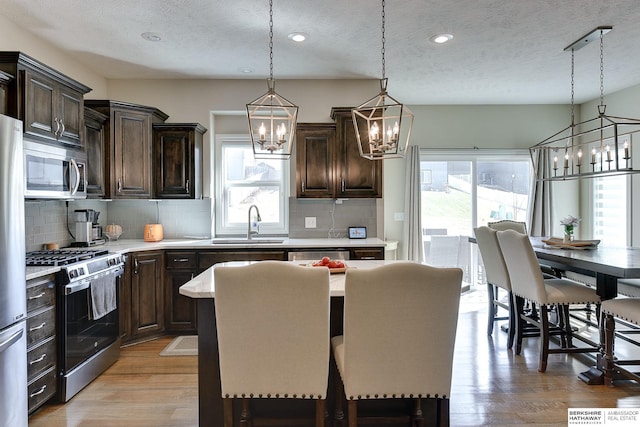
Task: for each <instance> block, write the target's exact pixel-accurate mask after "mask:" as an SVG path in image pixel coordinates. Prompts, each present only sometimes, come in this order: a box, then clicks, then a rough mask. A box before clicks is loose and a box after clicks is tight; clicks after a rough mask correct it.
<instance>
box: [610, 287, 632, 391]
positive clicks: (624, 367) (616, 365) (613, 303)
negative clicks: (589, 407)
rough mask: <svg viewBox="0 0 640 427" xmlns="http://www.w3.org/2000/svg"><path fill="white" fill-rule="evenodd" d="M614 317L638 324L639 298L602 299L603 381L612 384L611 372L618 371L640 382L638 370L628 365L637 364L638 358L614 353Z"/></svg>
mask: <svg viewBox="0 0 640 427" xmlns="http://www.w3.org/2000/svg"><path fill="white" fill-rule="evenodd" d="M616 318H618V319H620V320H621V321H625V322H630V323H633V324H635V325H638V326H640V298H624V297H620V298H614V299H610V300H606V301H602V328H603V329H604V363H605V370H604V383H605V385H609V386H612V385H613V374H614V373H620V374H622V375H624V376H625V377H626V378H629V379H632V380H635V381H638V382H640V372H638V371H637V368H636V370H635V371H634V370H631V368H630V366H636V367H637V366H639V365H640V360H637V359H634V360H632V359H628V358H625V359H623V358H622V357H618V356H619V355H616V354H615V349H614V344H615V322H616V320H615V319H616Z"/></svg>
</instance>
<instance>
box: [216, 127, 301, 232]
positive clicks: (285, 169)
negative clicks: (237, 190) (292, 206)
mask: <svg viewBox="0 0 640 427" xmlns="http://www.w3.org/2000/svg"><path fill="white" fill-rule="evenodd" d="M226 146H235V147H238V146H240V147H242V146H244V147H245V148H246V149H247V150H250V151H253V150H252V148H251V140H250V137H249V135H248V134H216V135H215V139H214V188H215V194H217V195H218V197H216V198H215V200H214V202H213V205H214V208H213V214H214V217H215V218H214V224H215V228H214V235H215V236H220V237H222V236H227V237H228V236H237V235H240V236H246V234H247V223H246V218H245V217H242V218H241V221H240V222H229V221H226V220H225V219H226V217H227V215H226V212H223V209H225V208H226V206H227V205H226V202H227V194H228V192H227V190H228V188H229V186H227V183H226V182H225V176H226V175H225V171H226V166H227V163H228V162H225V161H224V156H223V150H224V148H225V147H226ZM261 160H263V159H261ZM269 161H277V162H286V164H283V165H282V169H281V173H282V176H281V179H280V182H278V181H269V182H268V186H274V185H277V186H278V187H279V193H280V197H279V211H280V213H281V214H280V216H279V218H278V222H269V223H267V222H264V221H263V222H261V223H260V235H261V236H279V235H285V236H286V235H287V234H288V232H289V197H288V195H289V185H290V184H289V181H290V167H289V165H288V160H287V159H277V158H274V159H273V160H271V159H269ZM261 184H265V182H263V183H261ZM250 186H256V183H236V184H234V185H232V186H231V187H250ZM263 209H264V207H263ZM261 216H263V217H264V212H261Z"/></svg>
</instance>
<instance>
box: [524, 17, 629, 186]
mask: <svg viewBox="0 0 640 427" xmlns="http://www.w3.org/2000/svg"><path fill="white" fill-rule="evenodd" d="M612 28H613V27H610V26H601V27H597V28H596V29H595V30H593V31H591V32H590V33H588V34H586V35H584V36H583V37H581V38H579V39H578V40H576V41H575V42H574V43H572V44H571V45H569V46H567V47H566V48H565V49H564V50H565V51H568V50H570V51H571V124H570V125H569V126H567V127H566V128H564V129H563V130H561V131H560V132H558V133H556V134H554V135H552V136H550V137H549V138H547V139H545V140H544V141H542V142H540V143H538V144H536V145H534V146H533V147H530V148H529V153H530V155H531V161H532V163H533V167H534V170H535V172H536V179H537V180H539V181H560V180H569V179H577V178H593V177H602V176H610V175H620V174H630V173H639V172H640V170H635V169H633V162H632V160H633V159H632V157H631V156H632V152H631V144H632V142H633V138H632V136H633V134H634V133H637V132H640V119H631V118H625V117H616V116H609V115H607V114H606V107H607V106H606V105H605V104H604V42H603V36H604V35H605V34H606V33H608V32H609V31H611V29H612ZM594 40H599V41H600V104H599V105H598V115H597V117H595V118H593V119H590V120H586V121H583V122H580V123H575V120H574V118H575V114H574V68H575V67H574V54H575V51H576V50H578V49H580V48H582V47H584V46H586V45H588V44H589V43H590V42H592V41H594ZM635 137H636V138H637V137H640V135H636V136H635Z"/></svg>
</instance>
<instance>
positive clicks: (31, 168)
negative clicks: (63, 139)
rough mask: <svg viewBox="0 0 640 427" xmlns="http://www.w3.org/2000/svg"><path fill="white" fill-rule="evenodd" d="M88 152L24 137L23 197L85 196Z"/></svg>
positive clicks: (83, 197) (70, 197)
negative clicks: (28, 139)
mask: <svg viewBox="0 0 640 427" xmlns="http://www.w3.org/2000/svg"><path fill="white" fill-rule="evenodd" d="M86 165H87V155H86V153H84V152H83V151H79V150H72V149H67V148H64V147H59V146H54V145H48V144H43V143H38V142H33V141H27V140H25V141H24V171H25V180H24V197H25V198H27V199H62V200H65V199H86V198H87V181H86Z"/></svg>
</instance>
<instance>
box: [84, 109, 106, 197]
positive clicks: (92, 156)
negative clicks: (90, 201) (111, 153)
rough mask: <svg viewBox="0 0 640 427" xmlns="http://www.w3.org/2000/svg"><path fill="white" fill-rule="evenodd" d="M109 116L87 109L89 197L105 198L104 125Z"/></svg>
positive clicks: (86, 143)
mask: <svg viewBox="0 0 640 427" xmlns="http://www.w3.org/2000/svg"><path fill="white" fill-rule="evenodd" d="M106 120H107V116H105V115H104V114H101V113H98V112H97V111H95V110H92V109H90V108H85V117H84V129H85V134H84V142H85V146H86V148H87V169H86V170H87V172H86V179H87V197H104V196H105V176H106V171H105V159H106V157H105V149H106V147H105V143H106V140H105V138H106V134H105V128H104V123H105V121H106Z"/></svg>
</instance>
